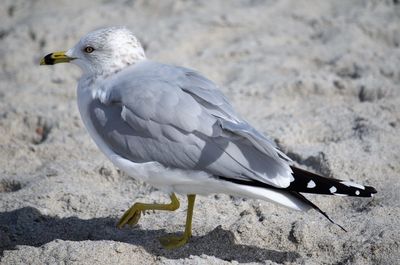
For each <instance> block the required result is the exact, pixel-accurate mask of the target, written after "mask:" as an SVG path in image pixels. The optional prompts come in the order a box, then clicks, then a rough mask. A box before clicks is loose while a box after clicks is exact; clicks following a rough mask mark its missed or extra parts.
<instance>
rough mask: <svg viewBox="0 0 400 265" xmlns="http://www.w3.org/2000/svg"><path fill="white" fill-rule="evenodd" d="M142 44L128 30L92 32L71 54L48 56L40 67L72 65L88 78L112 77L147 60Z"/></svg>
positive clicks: (57, 53)
mask: <svg viewBox="0 0 400 265" xmlns="http://www.w3.org/2000/svg"><path fill="white" fill-rule="evenodd" d="M145 59H146V56H145V54H144V50H143V48H142V45H141V44H140V42H139V41H138V40H137V38H136V37H135V36H134V35H133V34H132V32H130V31H129V30H128V29H126V28H124V27H110V28H104V29H99V30H96V31H92V32H90V33H88V34H87V35H86V36H84V37H83V38H82V39H81V40H80V41H79V42H78V43H77V44H76V45H75V46H74V47H73V48H71V49H69V50H68V51H67V52H56V53H51V54H48V55H46V56H45V57H44V58H43V59H42V60H41V62H40V64H46V65H49V64H55V63H61V62H72V63H74V64H76V65H78V66H79V67H80V68H81V69H82V70H83V72H84V74H87V75H94V76H96V75H102V76H104V75H109V74H112V73H115V72H118V71H120V70H122V69H123V68H125V67H126V66H128V65H131V64H135V63H137V62H139V61H141V60H145Z"/></svg>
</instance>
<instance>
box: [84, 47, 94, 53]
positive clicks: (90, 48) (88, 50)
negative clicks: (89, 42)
mask: <svg viewBox="0 0 400 265" xmlns="http://www.w3.org/2000/svg"><path fill="white" fill-rule="evenodd" d="M84 51H85V52H86V53H92V52H93V51H94V48H93V47H90V46H87V47H86V48H85V49H84Z"/></svg>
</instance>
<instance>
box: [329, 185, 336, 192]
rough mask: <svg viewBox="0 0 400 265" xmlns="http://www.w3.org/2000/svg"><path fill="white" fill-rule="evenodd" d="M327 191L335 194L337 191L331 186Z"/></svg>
mask: <svg viewBox="0 0 400 265" xmlns="http://www.w3.org/2000/svg"><path fill="white" fill-rule="evenodd" d="M329 191H330V192H331V193H335V192H336V191H337V189H336V187H335V186H332V187H331V188H330V189H329Z"/></svg>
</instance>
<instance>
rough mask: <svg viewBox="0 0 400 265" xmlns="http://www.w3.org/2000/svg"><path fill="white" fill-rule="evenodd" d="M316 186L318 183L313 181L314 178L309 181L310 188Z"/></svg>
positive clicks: (308, 186)
mask: <svg viewBox="0 0 400 265" xmlns="http://www.w3.org/2000/svg"><path fill="white" fill-rule="evenodd" d="M316 186H317V185H316V184H315V182H314V181H312V180H310V181H309V182H308V183H307V188H309V189H312V188H315V187H316Z"/></svg>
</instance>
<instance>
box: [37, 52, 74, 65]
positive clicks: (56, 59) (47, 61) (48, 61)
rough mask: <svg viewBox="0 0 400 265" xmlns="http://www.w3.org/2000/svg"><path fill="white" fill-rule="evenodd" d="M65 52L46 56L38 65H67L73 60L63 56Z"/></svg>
mask: <svg viewBox="0 0 400 265" xmlns="http://www.w3.org/2000/svg"><path fill="white" fill-rule="evenodd" d="M65 53H66V52H65V51H62V52H53V53H49V54H47V55H46V56H45V57H43V58H42V59H41V60H40V65H53V64H56V63H69V62H70V61H72V60H73V59H75V58H72V57H69V56H67V55H65Z"/></svg>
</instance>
